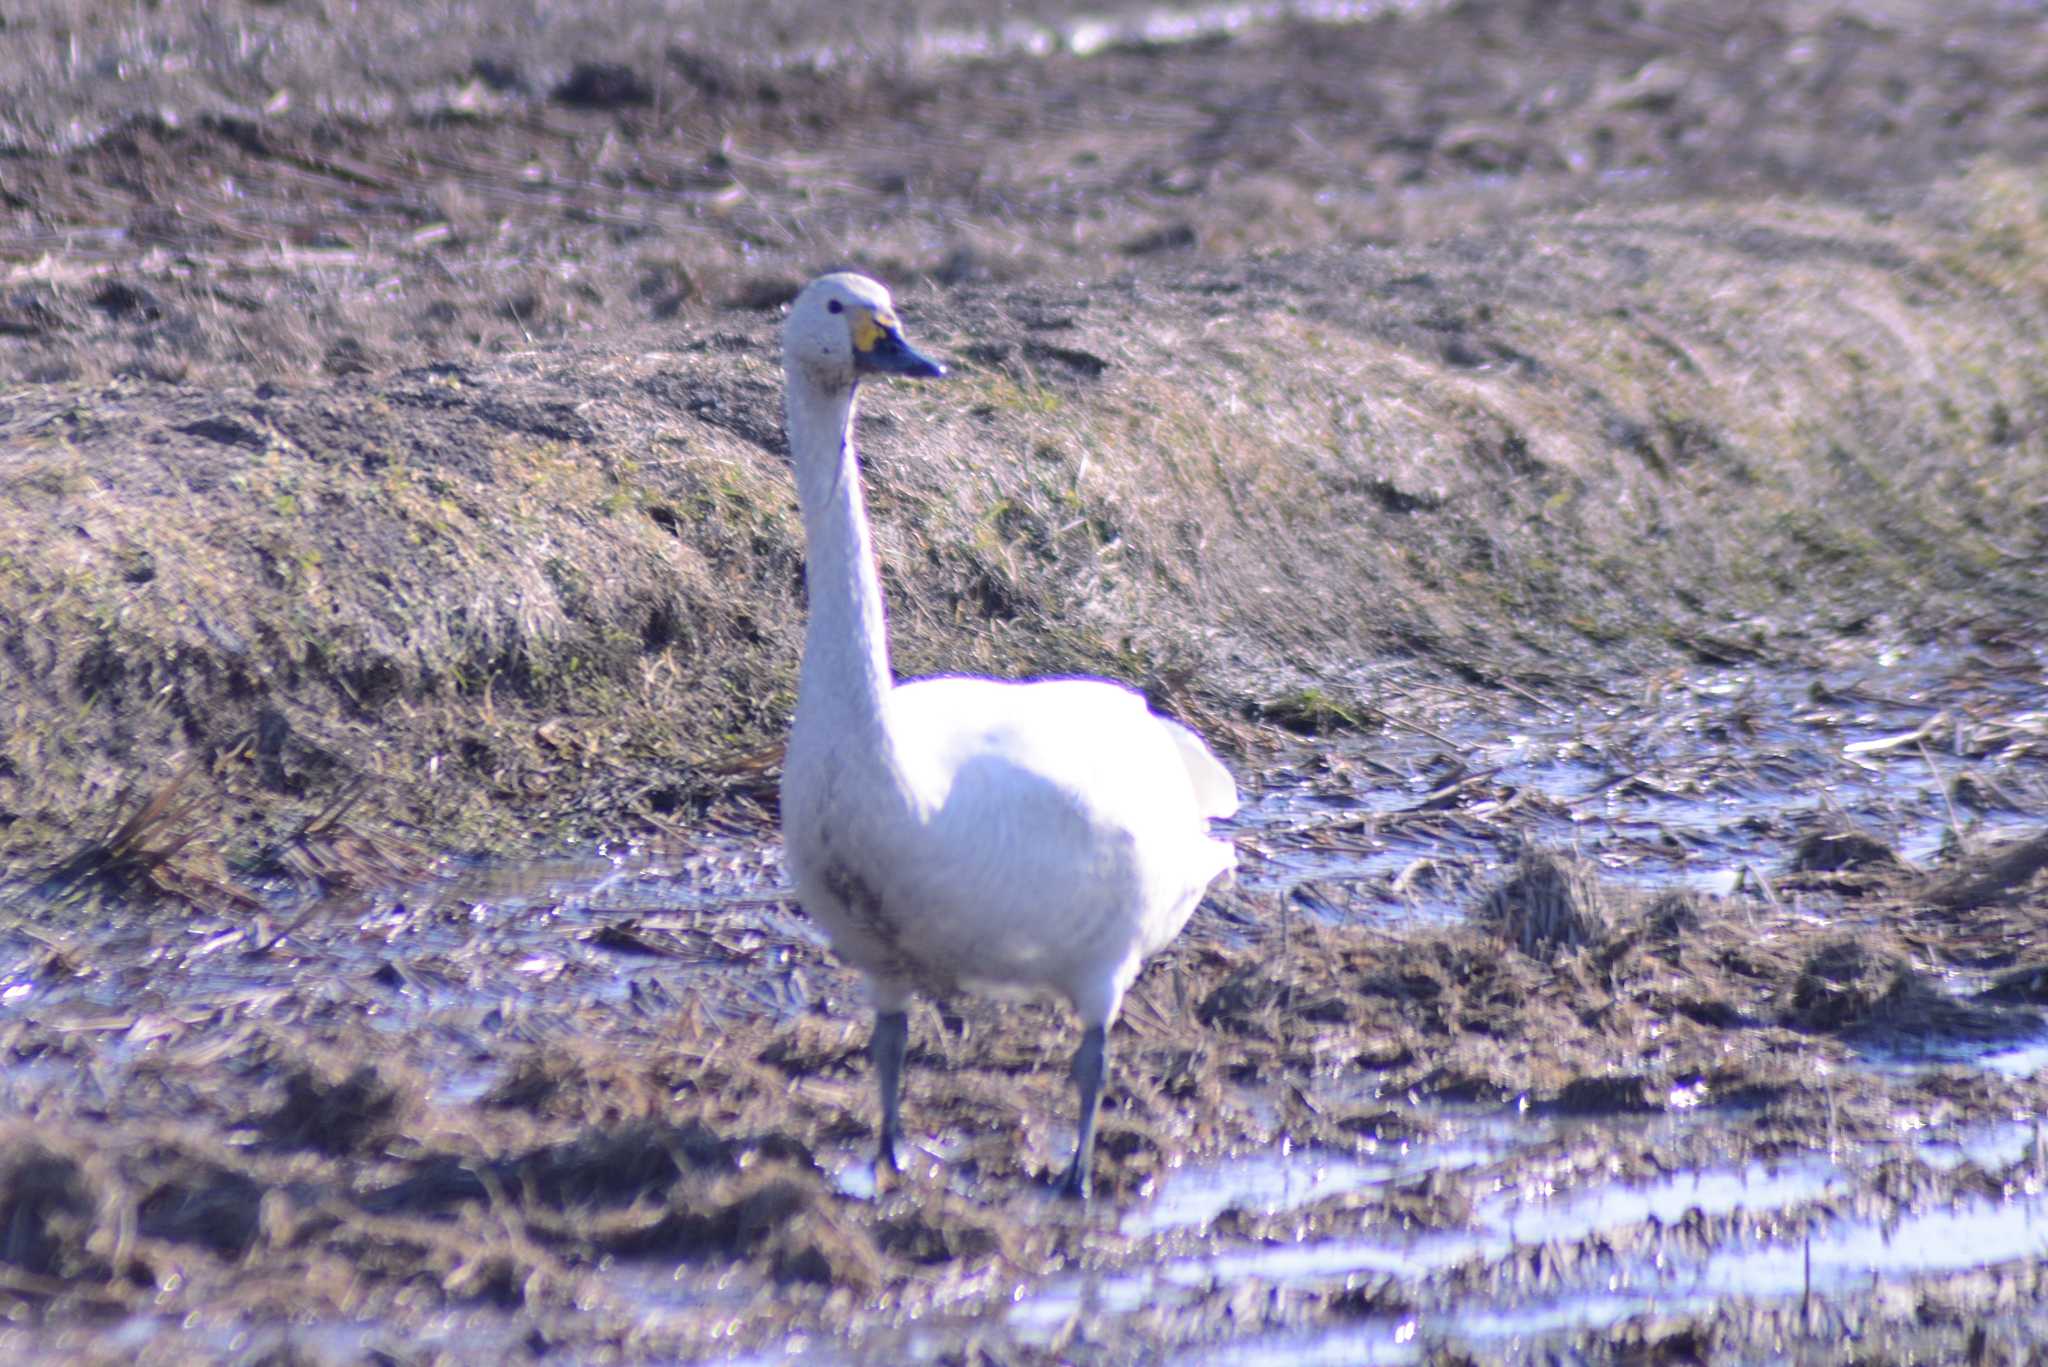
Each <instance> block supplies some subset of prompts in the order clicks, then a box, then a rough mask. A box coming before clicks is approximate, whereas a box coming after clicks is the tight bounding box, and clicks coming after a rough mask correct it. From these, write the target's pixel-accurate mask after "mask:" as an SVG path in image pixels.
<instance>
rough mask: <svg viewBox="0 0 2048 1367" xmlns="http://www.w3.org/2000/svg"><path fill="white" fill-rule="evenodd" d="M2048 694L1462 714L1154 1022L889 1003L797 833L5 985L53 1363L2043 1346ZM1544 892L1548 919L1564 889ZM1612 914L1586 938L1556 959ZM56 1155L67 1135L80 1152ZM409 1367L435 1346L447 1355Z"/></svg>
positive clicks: (25, 1202) (1646, 701) (1683, 681)
mask: <svg viewBox="0 0 2048 1367" xmlns="http://www.w3.org/2000/svg"><path fill="white" fill-rule="evenodd" d="M2041 665H2042V661H2041V659H2040V658H2039V657H2038V656H2037V655H2035V654H2033V653H2031V652H2028V651H2024V650H2018V649H2014V648H2011V647H2004V648H2000V649H1997V650H1992V651H1969V650H1964V651H1958V652H1956V653H1952V654H1948V653H1942V652H1936V651H1917V652H1912V653H1910V654H1908V655H1907V656H1906V657H1905V658H1902V659H1899V660H1897V661H1896V662H1895V663H1892V664H1889V665H1870V666H1856V667H1847V668H1840V667H1838V668H1825V667H1821V668H1816V669H1814V670H1812V671H1810V672H1804V673H1797V674H1794V673H1788V672H1782V671H1779V670H1775V669H1736V668H1726V667H1722V668H1713V669H1706V668H1700V667H1692V668H1687V669H1677V670H1673V671H1671V672H1670V673H1669V674H1668V675H1665V676H1663V677H1660V678H1657V679H1654V680H1649V681H1646V682H1645V684H1644V687H1643V689H1642V690H1641V691H1640V692H1639V693H1636V694H1634V695H1629V696H1609V697H1606V698H1604V699H1602V700H1600V701H1599V702H1598V703H1589V704H1587V705H1585V706H1583V707H1581V708H1580V709H1579V710H1577V711H1573V710H1569V709H1565V708H1563V707H1556V706H1551V707H1537V706H1531V705H1529V704H1527V703H1523V702H1521V700H1515V702H1516V703H1517V704H1518V705H1517V706H1515V707H1502V706H1501V705H1499V703H1498V702H1496V703H1494V704H1491V705H1487V704H1485V703H1483V702H1482V700H1479V699H1469V698H1465V697H1462V696H1460V693H1461V690H1458V689H1456V688H1450V687H1446V688H1444V689H1439V690H1434V691H1432V690H1423V691H1420V692H1418V693H1416V694H1414V695H1412V696H1410V697H1409V698H1408V699H1407V700H1406V705H1405V706H1404V708H1403V709H1402V710H1401V711H1400V712H1398V713H1390V714H1389V718H1388V720H1389V725H1388V726H1387V728H1386V729H1385V730H1384V731H1382V732H1381V733H1379V734H1377V735H1375V736H1372V737H1370V738H1347V739H1343V740H1338V741H1331V742H1320V743H1315V744H1311V745H1303V746H1301V747H1300V749H1299V751H1298V752H1297V753H1295V754H1293V755H1290V756H1282V757H1279V758H1278V759H1276V762H1275V763H1273V764H1272V765H1270V766H1269V767H1268V768H1267V769H1266V770H1265V771H1264V773H1263V774H1262V775H1261V777H1260V779H1259V783H1258V791H1257V793H1256V795H1255V797H1254V799H1253V801H1252V802H1251V803H1250V804H1249V806H1248V808H1247V811H1246V812H1245V814H1244V815H1243V817H1242V818H1241V819H1240V820H1239V821H1238V823H1237V830H1236V835H1237V839H1238V841H1239V844H1240V848H1241V850H1242V851H1243V852H1244V854H1245V856H1246V860H1245V863H1246V868H1245V873H1244V877H1243V878H1242V880H1241V884H1240V886H1239V888H1238V889H1236V890H1235V891H1234V892H1233V893H1232V894H1230V895H1228V896H1226V897H1224V898H1221V899H1218V900H1217V901H1215V902H1214V903H1212V904H1211V905H1210V906H1209V907H1207V908H1206V909H1205V910H1204V911H1203V912H1202V913H1201V914H1200V915H1199V916H1198V917H1197V919H1196V921H1195V923H1194V924H1193V925H1192V926H1191V927H1190V930H1189V932H1188V934H1187V935H1186V936H1185V937H1184V939H1183V941H1182V942H1181V943H1180V944H1179V945H1177V946H1176V947H1175V948H1174V949H1173V950H1172V951H1171V952H1170V953H1168V954H1167V955H1165V956H1163V957H1162V959H1161V960H1160V961H1159V962H1158V963H1157V964H1155V965H1154V966H1153V967H1152V968H1151V969H1149V970H1148V972H1147V973H1146V975H1145V976H1144V977H1143V978H1142V979H1141V980H1140V983H1139V985H1138V987H1137V989H1136V990H1135V992H1134V995H1133V999H1132V1003H1131V1006H1130V1008H1129V1010H1128V1012H1127V1016H1126V1019H1125V1021H1124V1023H1123V1024H1122V1025H1121V1026H1120V1027H1119V1029H1118V1031H1117V1033H1116V1038H1115V1041H1114V1043H1115V1048H1116V1055H1117V1059H1118V1063H1117V1068H1116V1073H1115V1077H1114V1081H1113V1084H1112V1088H1111V1092H1110V1101H1109V1104H1108V1110H1107V1112H1106V1116H1105V1121H1104V1132H1103V1139H1102V1145H1103V1152H1102V1165H1103V1166H1102V1172H1101V1173H1100V1175H1099V1178H1098V1181H1099V1183H1100V1188H1101V1194H1100V1198H1099V1199H1098V1200H1097V1201H1096V1203H1095V1204H1094V1205H1093V1206H1092V1207H1091V1208H1090V1209H1088V1210H1086V1211H1082V1210H1076V1209H1072V1208H1069V1207H1067V1206H1065V1205H1063V1204H1061V1203H1059V1202H1057V1201H1056V1200H1055V1199H1054V1198H1053V1197H1052V1196H1051V1195H1050V1193H1049V1188H1048V1185H1047V1183H1048V1174H1050V1173H1052V1172H1055V1171H1056V1170H1057V1168H1058V1166H1059V1163H1060V1162H1061V1160H1062V1155H1063V1153H1064V1152H1065V1149H1066V1147H1067V1146H1068V1145H1070V1143H1071V1130H1070V1117H1069V1116H1068V1110H1069V1109H1070V1107H1069V1104H1068V1103H1069V1098H1068V1096H1067V1095H1066V1089H1065V1087H1064V1085H1063V1082H1064V1078H1063V1069H1062V1067H1061V1063H1060V1060H1061V1059H1062V1058H1063V1056H1064V1053H1065V1051H1066V1049H1067V1048H1068V1047H1069V1039H1070V1034H1071V1025H1070V1024H1069V1023H1068V1022H1066V1021H1065V1020H1063V1019H1062V1018H1061V1017H1060V1015H1059V1013H1057V1012H1056V1011H1054V1010H1053V1009H1051V1008H1049V1007H1040V1006H1029V1005H1003V1004H993V1003H986V1002H973V1001H963V1002H959V1003H953V1004H949V1005H947V1006H945V1007H944V1008H942V1009H930V1008H925V1009H922V1010H920V1011H919V1012H918V1013H917V1014H916V1015H915V1017H914V1019H913V1048H912V1054H911V1065H912V1074H911V1084H910V1092H909V1101H908V1105H909V1108H910V1110H909V1115H910V1117H911V1121H910V1123H911V1141H912V1143H911V1147H912V1154H911V1161H910V1165H909V1169H908V1172H907V1174H906V1176H905V1177H904V1179H903V1180H902V1182H901V1183H900V1185H898V1186H897V1187H895V1188H894V1189H892V1190H883V1191H880V1192H878V1191H877V1190H876V1187H875V1183H874V1178H873V1175H872V1173H871V1172H870V1170H869V1167H868V1161H867V1160H868V1156H869V1154H870V1152H871V1145H872V1142H873V1129H872V1127H873V1123H874V1115H873V1107H872V1096H871V1091H870V1086H871V1084H870V1079H869V1077H868V1073H867V1069H866V1066H865V1060H864V1056H863V1052H862V1050H863V1045H864V1043H865V1033H866V1013H865V1011H864V1009H863V1008H862V1005H861V1002H860V993H859V989H858V986H857V983H856V982H855V981H854V979H853V978H852V976H851V975H850V974H848V973H846V972H845V971H843V970H841V969H839V968H838V967H837V966H836V965H835V964H834V963H833V961H832V960H831V958H830V957H829V955H828V954H827V953H826V952H825V951H824V950H823V949H822V948H821V945H820V942H819V939H818V937H817V935H816V934H815V932H813V931H812V930H811V929H810V928H809V927H808V926H807V925H806V923H805V922H804V921H803V920H802V919H801V917H800V916H799V915H797V914H796V913H794V912H793V911H792V910H791V908H790V906H789V903H788V900H787V889H786V888H785V887H784V886H783V884H782V881H781V875H780V870H779V866H778V862H777V856H776V851H775V848H774V846H773V844H772V842H771V840H770V839H769V837H768V835H767V833H766V832H764V831H761V830H758V829H745V828H736V829H733V830H729V831H727V832H725V833H722V834H711V833H706V834H705V835H703V836H701V837H699V838H698V839H696V840H693V841H688V842H680V843H677V844H674V845H672V846H669V847H666V848H644V849H633V850H616V851H612V852H610V853H608V854H592V855H589V856H587V857H584V858H581V859H564V860H560V861H557V862H554V863H549V864H540V865H523V866H502V865H493V866H491V867H488V868H476V869H469V870H464V869H460V868H449V869H446V870H445V871H444V873H443V874H442V875H441V876H438V877H435V878H433V879H429V880H425V881H421V882H418V883H417V884H415V885H413V886H410V887H405V888H393V889H380V890H374V891H367V892H364V893H361V894H357V895H353V896H348V897H339V898H333V899H329V900H326V901H318V902H313V903H310V904H309V903H305V902H304V901H303V900H302V899H294V900H289V901H287V900H280V901H278V902H276V903H275V904H274V905H270V906H263V905H260V904H259V905H252V906H244V907H237V908H234V909H233V910H232V911H231V912H230V913H228V914H225V915H203V914H197V913H193V912H191V911H183V912H180V913H178V914H163V913H158V914H150V913H145V912H130V913H126V914H123V915H122V916H120V917H118V918H117V919H116V920H115V921H114V922H113V923H111V924H97V925H92V926H80V925H72V926H68V927H64V928H61V929H59V928H56V927H55V926H53V924H52V923H51V922H50V921H48V920H41V921H40V922H39V923H35V924H30V923H22V924H17V925H16V926H14V927H13V928H12V929H11V930H9V931H8V932H7V933H6V934H5V936H4V937H0V950H4V954H5V963H4V967H0V1002H4V1003H5V1005H4V1007H0V1039H4V1040H5V1042H6V1045H7V1048H8V1050H9V1056H10V1057H11V1058H12V1059H13V1060H15V1062H14V1064H13V1065H12V1066H11V1067H10V1068H9V1069H8V1070H7V1073H6V1077H5V1080H4V1084H0V1085H4V1087H5V1093H4V1097H5V1102H6V1105H7V1107H8V1109H9V1110H10V1111H12V1112H13V1113H15V1114H16V1115H18V1116H20V1117H23V1119H22V1120H21V1121H20V1122H18V1124H17V1127H16V1129H15V1131H14V1133H13V1134H12V1136H11V1138H10V1153H11V1154H12V1158H11V1166H10V1167H9V1168H8V1170H7V1174H6V1177H7V1181H8V1186H7V1188H6V1191H5V1195H4V1199H5V1201H6V1202H7V1203H8V1206H7V1208H8V1209H9V1210H10V1211H11V1212H12V1214H11V1216H10V1218H11V1220H12V1222H13V1223H12V1227H13V1228H15V1229H16V1230H17V1231H24V1230H25V1231H27V1234H26V1235H25V1236H18V1238H19V1241H18V1242H17V1244H16V1245H15V1247H16V1249H17V1250H18V1251H19V1253H20V1254H21V1258H20V1259H18V1260H16V1261H15V1262H14V1263H13V1264H12V1266H13V1269H14V1270H13V1271H12V1272H10V1274H9V1276H10V1281H9V1282H8V1286H9V1288H10V1293H11V1294H13V1295H15V1296H17V1297H18V1298H21V1299H22V1300H23V1301H24V1302H25V1303H34V1304H37V1305H39V1307H40V1308H41V1310H42V1311H43V1312H44V1313H45V1314H47V1315H48V1316H49V1317H50V1321H51V1322H50V1323H46V1324H45V1326H44V1327H42V1328H39V1329H36V1330H34V1331H30V1330H27V1329H17V1330H15V1331H13V1332H14V1335H15V1337H14V1338H13V1339H12V1340H11V1346H12V1348H13V1349H14V1350H15V1351H17V1352H19V1353H21V1354H24V1355H25V1356H26V1358H29V1359H32V1358H33V1357H34V1355H35V1354H36V1353H42V1354H44V1355H46V1356H47V1357H50V1358H53V1359H61V1358H64V1357H66V1356H69V1355H73V1354H84V1355H88V1356H89V1355H92V1354H102V1355H111V1354H127V1353H134V1354H136V1355H139V1356H141V1357H143V1358H145V1359H148V1358H156V1359H160V1360H181V1359H186V1358H189V1359H193V1360H201V1359H205V1358H208V1357H214V1356H222V1355H234V1354H240V1353H245V1352H257V1351H265V1352H271V1351H290V1352H293V1353H298V1354H300V1355H301V1356H303V1357H306V1358H309V1359H311V1360H315V1361H320V1360H329V1359H339V1360H354V1359H355V1358H357V1357H361V1356H365V1355H371V1356H374V1355H376V1354H385V1355H389V1356H392V1357H396V1358H397V1359H399V1360H412V1359H414V1358H417V1359H421V1360H425V1359H431V1358H433V1357H434V1356H435V1355H437V1354H446V1355H449V1356H451V1357H453V1358H455V1359H458V1360H465V1359H468V1358H471V1357H479V1356H482V1355H484V1354H486V1353H491V1352H503V1353H510V1354H513V1355H515V1356H516V1355H518V1354H520V1353H532V1352H534V1351H536V1348H537V1346H539V1345H545V1346H546V1347H547V1350H548V1351H549V1352H563V1353H567V1354H569V1355H570V1356H572V1357H577V1358H582V1357H605V1356H616V1357H625V1358H670V1357H679V1356H692V1355H698V1354H726V1353H738V1354H741V1356H742V1360H746V1361H752V1362H779V1361H805V1362H818V1361H826V1362H830V1361H849V1362H863V1361H933V1362H941V1361H960V1360H962V1357H963V1355H967V1356H968V1357H969V1358H970V1359H971V1357H972V1355H973V1354H976V1353H980V1354H984V1355H988V1356H991V1357H993V1358H995V1359H997V1360H1005V1361H1007V1360H1024V1361H1033V1360H1040V1359H1045V1360H1140V1359H1142V1360H1174V1361H1188V1362H1207V1361H1231V1362H1246V1363H1264V1362H1275V1363H1277V1362H1284V1361H1291V1360H1296V1359H1303V1358H1305V1359H1307V1360H1309V1361H1325V1362H1340V1361H1341V1362H1353V1361H1373V1362H1378V1361H1387V1362H1398V1361H1413V1360H1424V1359H1428V1358H1431V1357H1433V1356H1440V1355H1442V1354H1444V1353H1459V1354H1470V1355H1474V1356H1478V1357H1481V1358H1490V1357H1497V1356H1502V1355H1513V1354H1517V1353H1522V1352H1531V1351H1535V1350H1537V1349H1539V1348H1540V1349H1543V1350H1545V1351H1552V1350H1571V1351H1579V1352H1590V1353H1594V1354H1596V1355H1599V1354H1606V1353H1614V1354H1627V1353H1639V1352H1645V1351H1648V1352H1651V1353H1662V1354H1668V1355H1672V1356H1686V1355H1693V1356H1698V1355H1704V1354H1708V1353H1713V1354H1715V1355H1721V1354H1725V1355H1727V1356H1730V1357H1737V1358H1740V1357H1751V1358H1756V1359H1767V1358H1771V1357H1776V1356H1779V1355H1781V1354H1783V1353H1788V1352H1795V1351H1798V1352H1818V1353H1823V1354H1826V1353H1831V1352H1834V1351H1836V1350H1838V1349H1839V1348H1840V1347H1841V1346H1842V1345H1843V1344H1845V1343H1854V1344H1857V1345H1862V1346H1864V1347H1866V1348H1868V1349H1870V1350H1871V1351H1875V1352H1879V1353H1891V1354H1896V1355H1899V1356H1914V1355H1920V1354H1929V1353H1931V1354H1933V1355H1936V1356H1940V1355H1942V1354H1945V1353H1947V1352H1949V1351H1950V1350H1951V1349H1953V1348H1954V1347H1955V1346H1956V1344H1958V1343H1960V1342H1963V1341H1964V1340H1963V1339H1961V1338H1958V1334H1961V1333H1964V1332H1965V1331H1966V1329H1967V1327H1968V1326H1972V1325H1975V1324H1979V1323H1984V1324H1991V1325H1995V1326H1996V1327H1995V1330H1994V1331H1993V1332H1994V1334H1995V1336H1997V1337H1998V1341H2000V1342H2009V1343H2013V1342H2018V1341H2020V1340H2022V1339H2026V1338H2030V1337H2031V1336H2032V1335H2033V1334H2034V1333H2036V1332H2039V1331H2040V1330H2041V1329H2042V1328H2043V1325H2042V1323H2041V1322H2040V1321H2037V1320H2036V1319H2035V1318H2034V1312H2033V1311H2032V1310H2031V1309H2030V1308H2029V1307H2031V1306H2032V1305H2033V1304H2034V1303H2035V1299H2034V1298H2035V1294H2036V1291H2035V1288H2036V1279H2037V1277H2038V1267H2039V1265H2040V1262H2041V1257H2042V1255H2043V1253H2044V1252H2048V1197H2044V1195H2043V1181H2044V1172H2048V1170H2044V1166H2043V1165H2044V1163H2048V1134H2044V1132H2043V1130H2042V1129H2041V1126H2040V1123H2039V1116H2040V1114H2041V1107H2042V1106H2043V1104H2044V1102H2048V1021H2044V1017H2043V1014H2042V1007H2043V1005H2048V991H2044V989H2043V987H2042V984H2043V982H2048V939H2044V936H2043V922H2042V920H2041V916H2042V912H2043V910H2044V907H2043V904H2042V901H2041V898H2040V894H2039V891H2038V882H2037V881H2036V883H2035V884H2034V887H2035V890H2034V891H2032V892H2028V891H2027V888H2028V886H2029V880H2030V879H2033V878H2034V877H2035V874H2036V873H2037V871H2038V870H2039V869H2040V868H2042V867H2044V866H2048V840H2044V838H2043V836H2042V833H2041V829H2040V826H2039V823H2038V820H2037V819H2035V820H2033V821H2032V822H2031V824H2030V820H2029V818H2030V816H2032V815H2033V814H2037V813H2038V812H2040V811H2041V810H2042V808H2043V804H2044V802H2048V714H2044V713H2043V711H2042V710H2041V709H2040V708H2039V706H2038V704H2039V703H2040V701H2041V698H2040V694H2039V688H2038V679H2039V671H2040V669H2041ZM1546 880H1548V881H1546ZM1560 897H1561V898H1563V899H1564V900H1565V901H1566V902H1567V903H1568V904H1569V906H1570V907H1571V908H1572V909H1573V910H1574V911H1575V912H1576V913H1579V914H1580V915H1581V916H1582V918H1583V919H1582V921H1581V922H1575V923H1574V924H1578V925H1580V926H1581V930H1580V931H1579V932H1578V933H1579V934H1580V936H1581V940H1580V942H1578V943H1572V944H1564V943H1559V942H1555V941H1552V940H1546V939H1545V938H1543V935H1542V934H1541V933H1538V934H1537V936H1536V938H1534V939H1532V940H1530V941H1528V943H1529V951H1528V952H1525V951H1523V950H1521V949H1518V948H1515V947H1513V946H1514V944H1515V943H1516V937H1517V936H1518V934H1520V933H1521V928H1522V927H1524V926H1527V925H1532V924H1534V925H1536V926H1537V930H1538V932H1541V931H1542V929H1543V926H1545V925H1549V924H1551V922H1548V921H1544V920H1543V916H1544V912H1543V908H1544V907H1545V906H1546V905H1548V904H1549V903H1550V902H1552V901H1554V900H1555V899H1557V898H1560ZM31 1118H32V1119H31ZM409 1355H410V1356H409Z"/></svg>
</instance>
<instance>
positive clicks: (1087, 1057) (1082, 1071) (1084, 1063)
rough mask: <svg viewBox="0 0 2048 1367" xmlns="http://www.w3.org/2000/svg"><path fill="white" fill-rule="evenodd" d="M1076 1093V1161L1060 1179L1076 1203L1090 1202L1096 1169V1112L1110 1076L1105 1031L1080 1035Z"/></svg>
mask: <svg viewBox="0 0 2048 1367" xmlns="http://www.w3.org/2000/svg"><path fill="white" fill-rule="evenodd" d="M1073 1074H1074V1090H1075V1091H1077V1092H1079V1093H1080V1095H1081V1132H1080V1134H1079V1135H1078V1136H1077V1137H1076V1138H1075V1140H1074V1161H1073V1163H1072V1164H1071V1165H1069V1166H1068V1168H1067V1175H1066V1176H1064V1177H1062V1178H1061V1179H1060V1186H1059V1191H1060V1195H1062V1196H1071V1197H1073V1198H1074V1199H1075V1200H1077V1201H1085V1200H1087V1199H1088V1185H1089V1178H1090V1175H1091V1174H1092V1172H1093V1171H1094V1167H1095V1111H1096V1108H1097V1107H1098V1106H1100V1105H1101V1103H1102V1082H1103V1079H1104V1078H1106V1077H1108V1076H1109V1057H1108V1044H1107V1040H1106V1030H1105V1028H1104V1027H1103V1026H1100V1025H1091V1026H1089V1027H1088V1028H1087V1029H1086V1030H1083V1031H1082V1032H1081V1047H1080V1048H1078V1049H1076V1050H1075V1051H1074V1067H1073Z"/></svg>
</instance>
